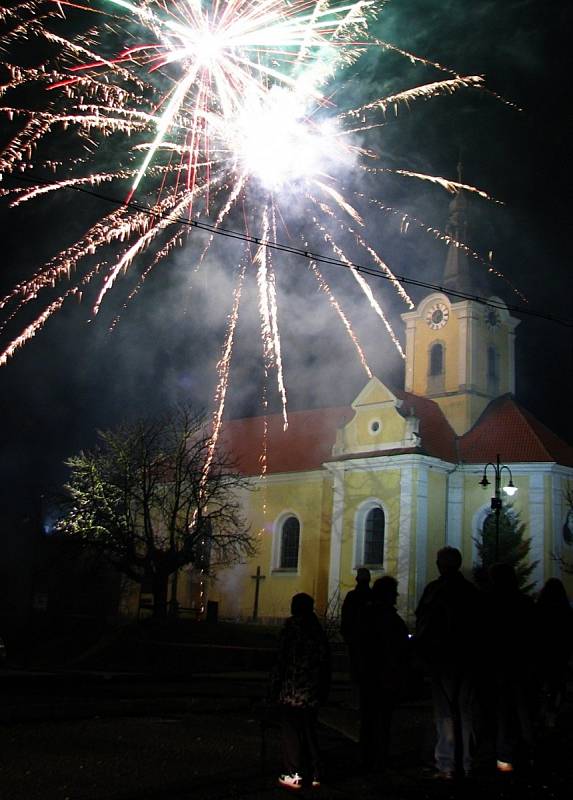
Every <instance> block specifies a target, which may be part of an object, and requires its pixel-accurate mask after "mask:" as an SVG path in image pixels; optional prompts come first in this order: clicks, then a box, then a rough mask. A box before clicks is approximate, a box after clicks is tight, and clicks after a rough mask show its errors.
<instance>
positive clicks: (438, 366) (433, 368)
mask: <svg viewBox="0 0 573 800" xmlns="http://www.w3.org/2000/svg"><path fill="white" fill-rule="evenodd" d="M443 372H444V346H443V345H441V344H440V343H439V342H436V344H433V345H432V347H431V349H430V375H442V374H443Z"/></svg>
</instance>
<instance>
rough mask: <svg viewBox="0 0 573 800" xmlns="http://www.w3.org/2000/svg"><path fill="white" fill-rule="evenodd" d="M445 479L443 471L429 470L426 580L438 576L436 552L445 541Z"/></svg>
mask: <svg viewBox="0 0 573 800" xmlns="http://www.w3.org/2000/svg"><path fill="white" fill-rule="evenodd" d="M446 480H447V476H446V475H445V474H444V473H443V472H436V470H429V472H428V529H427V530H428V539H427V548H426V582H428V581H432V580H434V579H435V578H437V577H438V570H437V567H436V553H437V552H438V550H439V549H440V548H441V547H443V546H444V545H445V543H446Z"/></svg>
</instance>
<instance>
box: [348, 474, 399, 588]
mask: <svg viewBox="0 0 573 800" xmlns="http://www.w3.org/2000/svg"><path fill="white" fill-rule="evenodd" d="M344 497H345V509H344V517H343V529H342V530H343V534H342V548H341V559H340V563H341V568H340V592H341V595H342V596H344V594H345V593H346V592H347V591H348V590H349V589H352V588H354V586H355V571H354V568H355V566H360V565H355V564H354V546H355V525H356V514H357V512H358V510H359V508H360V506H361V505H362V504H363V503H364V502H365V501H367V500H378V501H379V502H380V503H381V504H382V507H383V509H384V513H385V516H386V528H385V537H386V543H385V563H384V568H383V570H382V571H381V572H380V574H383V573H386V574H390V575H395V574H396V566H397V556H398V526H399V518H400V502H399V497H400V470H399V469H395V470H384V471H382V470H380V471H374V470H352V471H350V470H349V471H348V472H347V473H346V476H345V485H344ZM373 577H374V578H376V577H379V574H378V573H375V574H374V575H373Z"/></svg>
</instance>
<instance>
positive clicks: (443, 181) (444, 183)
mask: <svg viewBox="0 0 573 800" xmlns="http://www.w3.org/2000/svg"><path fill="white" fill-rule="evenodd" d="M374 171H376V172H391V173H393V174H394V175H404V176H405V177H406V178H416V179H417V180H419V181H428V182H429V183H435V184H437V185H438V186H441V187H442V188H443V189H445V190H446V191H447V192H449V193H450V194H457V193H458V192H460V191H465V192H471V193H473V194H477V195H479V196H480V197H483V198H484V200H489V201H491V202H492V203H497V204H498V205H500V206H502V205H504V203H503V202H502V201H501V200H496V199H495V197H492V196H491V195H489V194H488V193H487V192H484V191H483V189H478V188H477V187H476V186H470V185H469V184H467V183H459V182H458V181H450V180H448V179H447V178H440V177H439V176H438V175H426V174H424V173H423V172H411V171H410V170H407V169H380V168H377V169H375V170H374Z"/></svg>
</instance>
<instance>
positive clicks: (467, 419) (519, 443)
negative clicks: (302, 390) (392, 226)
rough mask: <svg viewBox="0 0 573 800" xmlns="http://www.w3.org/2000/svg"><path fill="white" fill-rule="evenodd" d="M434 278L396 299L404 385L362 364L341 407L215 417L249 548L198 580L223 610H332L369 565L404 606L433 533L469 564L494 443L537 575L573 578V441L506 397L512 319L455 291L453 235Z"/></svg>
mask: <svg viewBox="0 0 573 800" xmlns="http://www.w3.org/2000/svg"><path fill="white" fill-rule="evenodd" d="M466 211H467V205H466V199H465V197H464V196H463V193H458V195H457V196H456V197H455V198H454V200H453V201H452V203H451V204H450V219H449V222H448V229H447V230H448V232H449V233H450V234H451V235H452V237H453V239H454V240H457V241H465V240H466V233H467V231H466V227H467V214H466ZM443 285H444V287H445V293H442V292H436V293H432V294H430V295H428V296H426V297H425V298H423V299H422V300H421V302H420V303H419V304H418V306H417V308H415V310H413V311H410V312H408V313H405V314H403V315H402V319H403V322H404V325H405V340H406V346H405V353H406V363H405V385H404V388H403V389H400V390H396V389H394V390H392V389H391V388H389V387H388V386H386V385H385V384H384V383H383V382H382V381H381V380H379V379H378V378H372V379H371V380H370V381H369V382H368V383H367V384H366V385H365V386H364V387H363V389H362V391H361V392H360V393H359V394H358V396H357V397H356V398H355V400H354V402H353V403H352V404H351V405H350V406H348V407H337V408H324V409H314V410H309V411H298V412H294V413H290V414H289V425H288V429H287V430H286V431H285V430H283V421H282V416H280V415H274V416H273V415H270V416H268V417H267V418H266V419H265V418H263V417H253V418H248V419H239V420H229V421H227V422H226V423H225V426H224V433H223V441H224V444H225V447H226V449H227V450H228V451H229V452H230V453H231V455H232V456H233V458H234V459H235V461H236V463H237V464H238V466H239V469H240V471H241V472H242V473H243V474H244V475H245V476H248V479H249V484H250V490H248V491H245V493H244V496H243V498H242V502H243V506H244V510H245V514H246V517H247V519H248V521H249V522H250V525H251V530H252V532H253V534H254V535H255V536H256V537H257V539H258V553H257V555H256V556H255V557H254V558H253V559H252V561H251V562H250V563H248V564H243V565H238V566H236V567H233V568H232V569H227V570H223V571H222V572H220V573H219V574H218V575H217V576H216V578H215V579H214V580H211V579H210V580H208V581H206V583H205V585H204V587H202V592H203V595H202V596H203V597H208V598H209V599H210V600H214V601H216V602H218V604H219V614H220V616H221V617H224V618H232V619H243V620H245V619H252V618H253V617H256V618H258V619H261V620H269V621H270V620H277V619H280V618H284V617H285V616H287V615H288V613H289V605H290V598H291V597H292V595H293V594H295V593H296V592H301V591H304V592H308V593H309V594H311V595H312V596H313V597H314V598H315V602H316V606H317V610H318V612H319V613H332V614H335V613H336V608H337V605H338V604H339V602H340V599H341V598H342V597H343V596H344V595H345V593H346V592H347V591H348V590H349V589H351V588H353V586H354V585H355V575H356V570H357V569H358V567H360V566H366V567H368V568H369V569H370V571H371V573H372V577H373V578H374V579H375V578H376V577H379V576H380V575H383V574H390V575H393V576H395V577H396V578H397V579H398V582H399V592H400V595H399V610H400V611H401V613H402V614H403V615H404V616H405V618H406V619H407V620H408V621H409V622H412V620H413V615H414V611H415V608H416V604H417V601H418V599H419V597H420V595H421V592H422V590H423V587H424V586H425V584H426V583H427V582H428V581H429V580H431V579H433V578H434V577H435V576H436V567H435V558H436V551H437V550H438V549H439V548H440V547H442V546H444V545H445V544H449V545H453V546H455V547H458V548H459V549H460V550H461V552H462V555H463V564H464V569H465V570H466V571H468V572H469V571H471V567H472V565H473V564H474V563H475V562H476V556H477V554H476V546H475V542H474V539H475V537H476V536H478V535H479V534H480V532H481V530H482V528H483V525H484V523H485V521H486V519H487V517H488V515H489V514H490V513H491V498H492V495H493V483H494V478H493V471H492V468H491V467H488V470H489V471H488V473H487V475H488V479H489V480H490V482H491V485H490V486H489V487H486V488H485V489H484V487H483V486H482V485H481V484H480V482H481V480H482V478H483V475H484V469H485V467H486V465H487V464H488V463H489V462H495V461H496V459H497V457H498V456H499V458H500V461H501V463H502V464H504V465H506V466H507V467H509V470H510V471H511V477H512V479H513V483H514V485H515V486H516V487H517V489H518V491H517V494H516V495H515V497H513V498H512V501H511V502H512V507H513V508H514V509H515V511H516V512H519V515H520V519H521V521H522V522H524V523H525V524H526V530H525V533H526V536H527V537H531V541H532V546H531V552H530V556H531V559H532V561H534V562H537V566H536V567H535V570H534V574H533V575H532V579H533V580H534V581H535V585H536V587H538V588H540V587H541V586H542V585H543V583H544V582H545V581H546V580H547V579H548V578H549V577H551V576H560V577H562V578H563V580H564V582H565V584H566V588H567V590H568V592H569V594H570V595H572V594H573V576H569V575H563V576H561V570H560V562H559V560H558V559H559V557H563V558H564V559H565V560H566V561H569V562H573V545H572V543H573V531H569V528H568V526H570V524H571V513H570V509H569V508H568V504H567V499H566V493H567V490H568V489H570V488H571V487H573V447H571V446H569V445H568V444H566V443H565V442H563V441H562V440H561V439H560V438H559V437H557V436H556V435H555V434H553V433H552V432H551V431H550V430H549V429H548V428H546V427H545V426H544V425H543V424H541V423H540V422H539V421H538V420H536V419H535V418H534V417H533V416H532V415H531V414H530V413H529V412H528V411H527V410H526V409H524V408H522V407H521V406H520V404H519V403H518V402H517V401H516V399H515V397H514V394H515V379H516V376H515V337H516V329H517V326H518V324H519V321H518V320H517V319H516V318H514V317H512V316H511V314H510V312H509V310H508V308H507V306H506V305H505V304H504V302H503V301H502V300H501V299H500V298H499V297H490V298H489V300H488V302H487V303H483V302H478V301H476V300H473V299H466V298H467V297H468V296H470V297H471V292H472V291H473V293H474V294H475V287H472V285H471V281H470V271H469V264H468V260H467V256H466V255H465V252H464V250H463V248H460V247H456V246H455V245H454V244H451V245H450V247H449V250H448V255H447V259H446V264H445V270H444V275H443ZM263 443H264V444H263ZM263 447H264V449H265V459H264V464H265V467H264V469H263V468H262V466H261V453H262V452H263ZM509 470H503V471H502V475H501V477H502V481H501V483H502V485H505V484H507V483H508V480H509ZM261 472H264V474H263V475H261ZM502 496H503V493H502ZM503 502H504V505H505V504H506V503H507V499H504V500H503Z"/></svg>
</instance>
